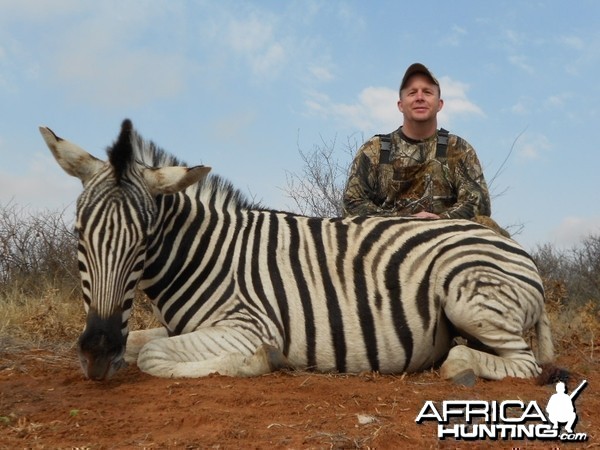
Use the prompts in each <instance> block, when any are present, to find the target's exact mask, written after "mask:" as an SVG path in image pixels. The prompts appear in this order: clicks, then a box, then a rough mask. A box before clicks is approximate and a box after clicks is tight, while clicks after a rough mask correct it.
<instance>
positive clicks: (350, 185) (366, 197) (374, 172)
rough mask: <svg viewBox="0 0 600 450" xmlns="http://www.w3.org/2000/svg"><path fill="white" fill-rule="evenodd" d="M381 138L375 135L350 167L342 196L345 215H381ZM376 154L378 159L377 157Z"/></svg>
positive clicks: (364, 145)
mask: <svg viewBox="0 0 600 450" xmlns="http://www.w3.org/2000/svg"><path fill="white" fill-rule="evenodd" d="M379 146H380V144H379V139H378V138H377V137H374V138H372V139H370V140H369V141H367V142H366V143H365V144H363V146H362V147H361V148H360V149H359V150H358V153H357V154H356V157H355V158H354V161H353V163H352V166H351V167H350V174H349V175H348V182H347V183H346V188H345V190H344V195H343V197H342V209H343V213H344V216H363V215H369V214H378V215H381V214H382V211H381V209H380V207H379V206H378V204H377V203H376V199H377V196H378V194H377V192H378V179H377V176H378V164H379V154H378V152H379ZM375 155H377V156H376V159H375Z"/></svg>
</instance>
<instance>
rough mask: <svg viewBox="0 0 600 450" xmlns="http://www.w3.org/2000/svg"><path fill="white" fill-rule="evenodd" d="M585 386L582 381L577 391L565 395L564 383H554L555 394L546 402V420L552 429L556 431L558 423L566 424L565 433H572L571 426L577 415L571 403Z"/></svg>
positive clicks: (584, 381)
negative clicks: (548, 420)
mask: <svg viewBox="0 0 600 450" xmlns="http://www.w3.org/2000/svg"><path fill="white" fill-rule="evenodd" d="M586 385H587V380H583V381H582V382H581V384H580V385H579V386H577V389H575V390H574V391H573V393H572V394H571V395H568V394H567V393H566V387H565V383H563V382H562V381H559V382H558V383H556V394H552V397H550V400H548V406H546V412H547V413H548V419H550V422H552V424H553V425H554V426H553V427H552V429H554V430H557V429H558V428H559V426H558V424H559V423H566V426H565V431H566V432H567V433H570V434H572V433H573V426H574V425H575V422H577V414H576V413H575V406H574V404H573V402H574V401H575V397H577V396H578V395H579V393H580V392H581V391H582V389H583V388H584V387H585V386H586Z"/></svg>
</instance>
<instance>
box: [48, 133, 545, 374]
mask: <svg viewBox="0 0 600 450" xmlns="http://www.w3.org/2000/svg"><path fill="white" fill-rule="evenodd" d="M42 134H43V135H44V138H45V139H46V142H47V143H48V145H49V147H50V148H51V150H52V151H53V153H54V155H55V157H56V159H57V160H58V162H59V163H60V164H61V166H63V168H65V170H66V171H67V172H69V173H71V174H74V175H76V176H79V177H80V178H81V179H82V181H83V183H84V192H83V194H82V196H81V197H80V199H79V202H78V228H79V233H80V245H79V249H80V252H79V255H80V268H81V272H82V286H83V292H84V300H85V304H86V308H87V310H88V321H87V325H86V329H85V331H84V333H83V334H82V337H81V338H80V342H79V350H80V357H81V359H82V366H83V367H84V371H86V374H87V375H88V376H90V377H91V378H97V379H103V378H105V377H107V376H109V375H110V374H111V373H112V372H113V371H114V370H116V369H118V367H119V366H120V365H121V361H122V359H123V352H124V340H125V339H127V351H126V353H125V355H124V357H125V359H126V360H128V361H136V362H137V364H138V366H139V367H140V368H141V369H142V370H144V371H146V372H148V373H151V374H154V375H157V376H165V377H170V376H177V377H195V376H203V375H208V374H210V373H213V372H220V373H223V374H228V375H241V376H245V375H258V374H260V373H265V372H268V371H270V370H273V369H274V368H278V367H281V366H289V367H293V368H299V369H307V368H308V369H314V370H319V371H327V372H329V371H337V372H359V371H364V370H377V371H380V372H382V373H400V372H412V371H419V370H423V369H426V368H429V367H432V366H433V365H434V364H435V363H437V362H440V361H441V360H443V358H444V357H446V355H448V357H447V358H446V361H445V362H444V364H443V365H442V369H441V372H442V376H444V377H445V378H452V379H461V378H462V377H463V376H464V374H465V373H467V374H473V375H478V376H482V377H485V378H491V379H499V378H503V377H504V376H507V375H510V376H520V377H529V376H535V375H537V374H538V373H539V372H540V368H539V364H538V363H539V362H549V361H550V360H551V359H552V357H553V350H552V341H551V337H550V331H549V324H548V319H547V316H546V313H545V310H544V293H543V288H542V283H541V280H540V277H539V275H538V272H537V270H536V268H535V265H534V263H533V262H532V260H531V258H530V257H529V256H528V255H527V254H526V253H525V252H524V251H523V250H522V249H521V248H520V247H519V246H518V245H517V244H516V243H515V242H514V241H512V240H510V239H507V238H504V237H502V236H499V235H497V234H495V233H494V232H493V231H491V230H489V229H488V228H485V227H483V226H481V225H477V224H475V223H472V222H470V221H460V220H438V221H430V220H417V219H403V218H381V217H354V218H345V219H339V218H309V217H304V216H299V215H294V214H290V213H284V212H277V211H271V210H265V209H261V208H258V207H256V206H255V205H252V204H250V203H249V202H247V201H246V200H244V199H243V198H242V196H241V195H240V194H239V192H237V191H236V190H235V189H233V188H232V186H231V185H229V184H228V183H226V182H224V181H223V180H221V179H220V178H219V177H216V176H210V177H207V178H204V176H205V175H206V173H207V169H206V168H190V169H187V168H184V167H180V166H178V165H177V164H178V162H177V161H176V160H175V159H174V158H172V157H170V156H168V155H165V154H164V153H162V152H161V151H160V150H158V149H156V148H155V147H154V146H153V145H152V144H150V143H147V142H145V141H143V140H142V139H141V138H140V137H139V136H138V135H137V133H135V132H134V131H133V129H132V127H131V124H130V122H128V121H125V122H124V124H123V128H122V131H121V135H120V137H119V139H118V141H117V143H116V144H115V145H114V146H113V148H112V149H111V151H110V158H109V162H108V163H104V162H101V161H99V160H96V159H95V158H93V157H91V155H89V154H87V153H85V155H87V156H86V157H85V158H82V154H80V153H77V152H76V151H74V150H73V148H75V147H76V146H74V145H73V144H70V143H68V142H67V141H64V140H62V139H60V138H57V137H56V136H55V135H54V134H53V133H52V132H50V131H49V130H47V129H42ZM62 148H66V149H67V150H69V151H70V152H72V153H75V154H76V155H77V156H78V158H74V157H73V158H71V159H72V160H73V161H75V162H73V163H72V166H70V165H69V164H67V163H66V162H65V161H66V160H68V159H69V158H68V156H65V154H64V153H68V152H65V151H62ZM77 149H78V148H77ZM78 150H81V149H78ZM81 151H82V152H83V150H81ZM127 152H130V153H131V155H130V156H127ZM86 158H88V159H89V161H91V162H89V163H88V164H87V166H88V167H87V168H86V169H85V170H83V169H79V170H76V169H75V168H74V167H73V166H75V165H81V161H82V160H85V159H86ZM133 161H139V162H133ZM65 166H66V167H65ZM147 166H151V167H147ZM171 166H173V167H171ZM154 167H160V168H158V169H157V168H154ZM171 169H172V170H177V172H174V173H173V174H171V175H166V171H167V170H171ZM162 171H165V174H163V173H162ZM90 174H91V175H90ZM186 177H187V178H186ZM165 180H167V181H165ZM161 183H162V184H161ZM138 283H139V287H141V288H142V289H143V290H144V291H145V292H146V294H147V295H148V296H149V298H150V299H151V300H152V303H153V306H154V309H155V312H156V314H157V317H158V318H159V320H160V321H161V322H162V323H163V325H164V326H165V328H164V329H160V330H142V331H134V332H131V333H129V332H128V327H127V319H128V317H129V313H130V309H131V306H132V302H133V293H134V289H135V287H136V285H137V284H138ZM533 326H537V331H538V349H539V350H538V355H537V356H538V360H536V358H535V357H534V355H533V353H532V351H531V349H530V348H529V346H528V345H527V343H526V342H525V341H524V339H523V337H522V335H523V333H524V332H525V331H526V330H528V329H530V328H532V327H533ZM457 334H458V335H462V336H464V337H466V338H467V339H468V341H469V342H476V343H477V344H478V345H483V347H484V348H486V349H487V350H488V351H486V352H483V351H480V350H474V349H472V348H469V347H466V346H454V347H453V346H452V345H451V344H452V340H453V338H454V337H455V336H456V335H457ZM105 342H109V343H110V345H108V347H109V350H107V349H106V345H105V344H103V343H105ZM103 345H104V346H103ZM106 355H109V356H106Z"/></svg>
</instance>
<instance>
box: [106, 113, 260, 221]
mask: <svg viewBox="0 0 600 450" xmlns="http://www.w3.org/2000/svg"><path fill="white" fill-rule="evenodd" d="M107 153H108V157H109V161H110V163H111V165H112V166H113V168H114V171H115V176H116V178H117V183H120V181H121V179H122V178H123V177H124V176H125V175H126V173H127V171H128V170H129V168H130V167H131V166H132V164H139V165H141V166H144V167H152V168H158V167H165V166H181V167H188V165H187V164H186V163H185V162H183V161H181V160H179V159H178V158H176V157H175V156H173V155H171V154H170V153H167V152H165V151H164V150H163V149H162V148H160V147H158V146H157V145H156V144H155V143H154V142H152V141H148V140H145V139H144V138H143V137H142V136H141V135H140V134H138V133H137V131H136V130H135V129H134V128H133V124H132V123H131V120H129V119H125V120H124V121H123V123H122V124H121V133H120V134H119V137H118V138H117V140H116V141H115V143H114V144H113V145H112V147H110V148H108V149H107ZM192 192H194V191H192ZM195 192H196V196H197V198H198V200H199V201H202V202H211V204H212V205H213V206H214V207H215V208H217V209H232V208H233V209H264V207H263V206H261V205H260V204H259V203H255V202H253V201H250V200H248V199H247V198H246V196H245V195H244V194H243V193H242V192H241V191H240V190H238V189H237V188H235V187H234V186H233V184H231V182H229V181H227V180H225V179H224V178H222V177H220V176H219V175H213V174H211V175H209V176H207V177H206V178H204V179H203V180H201V181H199V182H198V184H197V185H196V186H195ZM219 207H220V208H219Z"/></svg>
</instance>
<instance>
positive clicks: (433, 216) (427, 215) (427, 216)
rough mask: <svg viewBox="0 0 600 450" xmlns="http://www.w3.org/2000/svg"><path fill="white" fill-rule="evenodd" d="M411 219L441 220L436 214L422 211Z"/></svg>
mask: <svg viewBox="0 0 600 450" xmlns="http://www.w3.org/2000/svg"><path fill="white" fill-rule="evenodd" d="M411 217H417V218H418V219H439V218H440V216H438V215H437V214H434V213H430V212H427V211H421V212H418V213H416V214H413V215H412V216H411Z"/></svg>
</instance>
